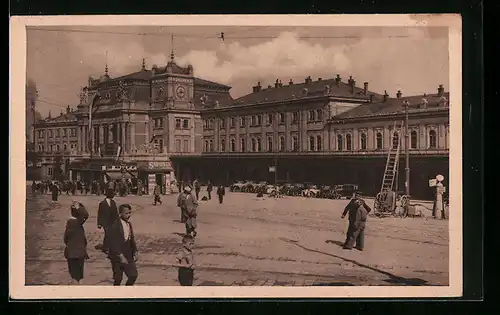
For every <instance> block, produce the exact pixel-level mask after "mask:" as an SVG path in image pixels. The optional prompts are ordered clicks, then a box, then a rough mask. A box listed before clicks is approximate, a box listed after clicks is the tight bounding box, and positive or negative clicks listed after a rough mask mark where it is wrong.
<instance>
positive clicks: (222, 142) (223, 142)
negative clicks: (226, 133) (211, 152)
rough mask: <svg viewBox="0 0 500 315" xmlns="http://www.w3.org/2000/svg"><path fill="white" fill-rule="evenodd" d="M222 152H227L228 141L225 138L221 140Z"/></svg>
mask: <svg viewBox="0 0 500 315" xmlns="http://www.w3.org/2000/svg"><path fill="white" fill-rule="evenodd" d="M220 151H221V152H224V151H226V139H224V138H222V139H220Z"/></svg>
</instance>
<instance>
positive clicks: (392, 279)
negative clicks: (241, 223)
mask: <svg viewBox="0 0 500 315" xmlns="http://www.w3.org/2000/svg"><path fill="white" fill-rule="evenodd" d="M281 240H283V241H285V242H288V243H290V244H294V245H296V246H298V247H300V248H302V249H304V250H307V251H309V252H314V253H318V254H323V255H327V256H332V257H335V258H339V259H342V260H344V261H347V262H350V263H352V264H354V265H357V266H359V267H363V268H366V269H370V270H373V271H375V272H378V273H381V274H383V275H386V276H388V277H389V279H387V280H385V281H386V282H388V283H392V284H400V285H408V286H421V285H425V284H427V281H426V280H423V279H418V278H412V279H407V278H403V277H399V276H396V275H394V274H392V273H390V272H387V271H383V270H380V269H378V268H375V267H371V266H368V265H365V264H362V263H359V262H357V261H355V260H352V259H348V258H344V257H342V256H338V255H334V254H330V253H325V252H322V251H319V250H316V249H311V248H307V247H305V246H303V245H300V244H298V243H297V242H293V241H289V240H286V239H283V238H281Z"/></svg>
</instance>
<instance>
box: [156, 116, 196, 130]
mask: <svg viewBox="0 0 500 315" xmlns="http://www.w3.org/2000/svg"><path fill="white" fill-rule="evenodd" d="M153 126H154V128H163V118H154V119H153ZM175 129H189V119H187V118H176V119H175Z"/></svg>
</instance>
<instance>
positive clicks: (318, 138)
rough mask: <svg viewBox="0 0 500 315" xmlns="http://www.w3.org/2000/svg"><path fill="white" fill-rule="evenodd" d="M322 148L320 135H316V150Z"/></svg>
mask: <svg viewBox="0 0 500 315" xmlns="http://www.w3.org/2000/svg"><path fill="white" fill-rule="evenodd" d="M322 149H323V142H322V141H321V136H316V150H318V151H321V150H322Z"/></svg>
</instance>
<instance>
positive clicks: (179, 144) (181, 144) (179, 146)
mask: <svg viewBox="0 0 500 315" xmlns="http://www.w3.org/2000/svg"><path fill="white" fill-rule="evenodd" d="M175 152H191V146H190V142H189V139H183V140H182V141H181V139H176V140H175Z"/></svg>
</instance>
